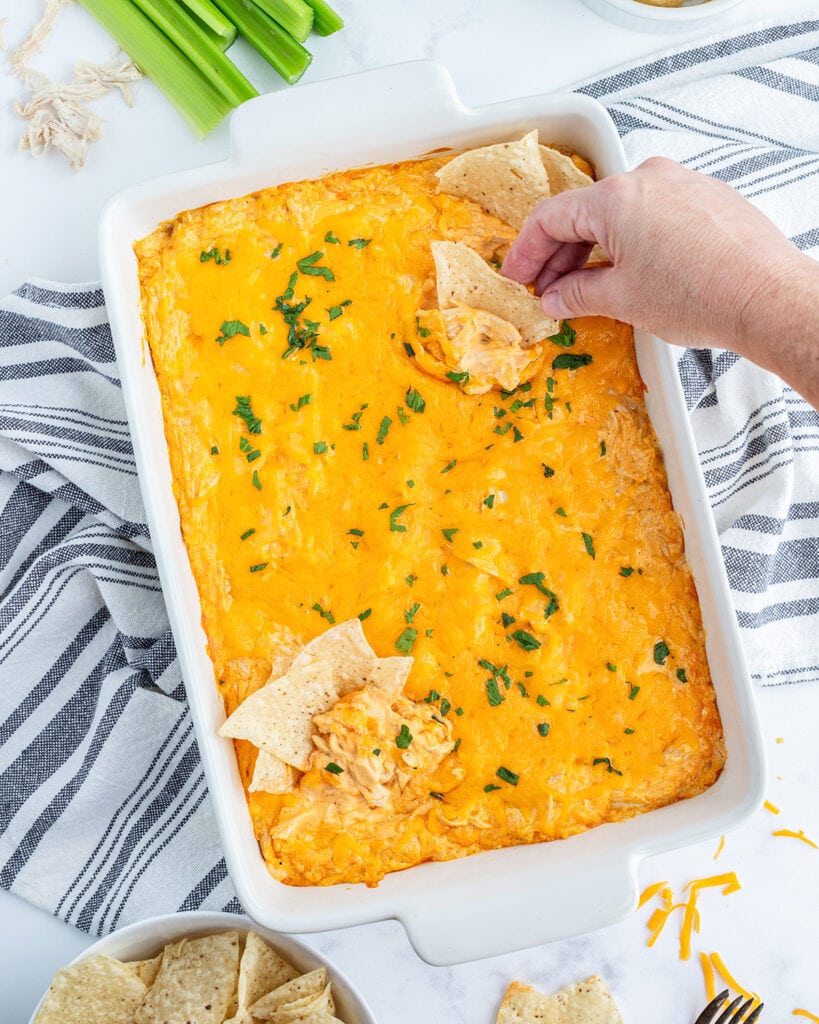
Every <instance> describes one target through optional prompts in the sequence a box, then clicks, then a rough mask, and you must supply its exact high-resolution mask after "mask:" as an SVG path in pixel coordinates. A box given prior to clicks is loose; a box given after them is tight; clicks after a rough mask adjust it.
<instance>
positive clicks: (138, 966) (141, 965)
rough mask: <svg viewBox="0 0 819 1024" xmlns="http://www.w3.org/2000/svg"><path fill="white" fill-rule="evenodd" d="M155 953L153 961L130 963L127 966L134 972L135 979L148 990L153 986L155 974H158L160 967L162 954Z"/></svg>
mask: <svg viewBox="0 0 819 1024" xmlns="http://www.w3.org/2000/svg"><path fill="white" fill-rule="evenodd" d="M164 952H165V951H164V950H163V951H162V953H157V955H156V956H155V957H154V958H153V960H137V961H136V962H135V963H131V964H129V965H128V966H129V967H131V968H132V969H133V970H135V971H136V973H137V977H138V978H139V980H140V981H141V982H142V983H143V984H144V985H147V986H148V988H150V987H151V985H153V983H154V981H155V980H156V976H157V974H159V968H160V967H161V966H162V956H163V954H164Z"/></svg>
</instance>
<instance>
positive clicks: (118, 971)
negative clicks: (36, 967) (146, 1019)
mask: <svg viewBox="0 0 819 1024" xmlns="http://www.w3.org/2000/svg"><path fill="white" fill-rule="evenodd" d="M146 992H147V988H146V986H145V983H144V982H143V981H141V980H140V978H139V976H138V974H137V972H136V971H135V970H134V969H133V967H132V966H131V965H130V964H123V963H120V962H119V960H114V959H112V958H111V957H108V956H90V957H87V958H86V959H85V960H81V961H80V962H79V963H76V964H72V965H71V966H70V967H64V968H63V969H62V970H60V971H58V972H57V974H56V975H55V976H54V980H53V981H52V982H51V986H50V988H49V990H48V992H47V993H46V996H45V999H44V1000H43V1004H42V1006H41V1007H40V1010H39V1012H38V1014H37V1017H36V1018H35V1024H132V1021H133V1020H134V1013H135V1011H136V1010H137V1008H138V1007H139V1005H140V1003H141V1002H142V1000H143V999H144V998H145V993H146Z"/></svg>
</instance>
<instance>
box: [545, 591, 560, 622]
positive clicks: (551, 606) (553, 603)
mask: <svg viewBox="0 0 819 1024" xmlns="http://www.w3.org/2000/svg"><path fill="white" fill-rule="evenodd" d="M559 610H560V605H559V604H558V601H557V594H551V596H550V598H549V603H548V604H547V605H546V607H545V608H544V609H543V618H544V619H550V618H551V617H552V616H553V615H554V613H555V612H556V611H559Z"/></svg>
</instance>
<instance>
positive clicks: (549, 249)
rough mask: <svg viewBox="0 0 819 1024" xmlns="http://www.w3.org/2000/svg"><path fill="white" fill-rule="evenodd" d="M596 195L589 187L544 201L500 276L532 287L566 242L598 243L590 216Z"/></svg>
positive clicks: (525, 227)
mask: <svg viewBox="0 0 819 1024" xmlns="http://www.w3.org/2000/svg"><path fill="white" fill-rule="evenodd" d="M594 192H595V187H594V185H590V186H589V187H588V188H578V189H573V190H572V191H570V192H561V193H560V195H557V196H550V197H549V198H548V199H543V200H541V202H539V203H538V204H537V206H535V208H534V209H533V210H532V212H531V213H530V214H529V216H528V217H527V218H526V221H525V223H524V225H523V227H522V228H521V229H520V232H519V233H518V237H517V238H516V239H515V241H514V242H513V243H512V247H511V248H510V250H509V252H508V253H507V255H506V259H505V260H504V261H503V266H502V267H501V273H502V274H505V275H506V277H511V278H512V279H513V280H515V281H520V282H521V283H522V284H529V283H530V282H532V281H534V280H535V278H536V277H537V276H538V274H539V273H540V271H541V270H542V269H543V267H544V265H545V264H546V263H548V261H549V260H550V259H551V258H552V256H554V254H555V253H556V252H557V251H558V249H559V248H560V247H561V246H562V245H563V244H564V243H566V242H570V243H580V244H589V245H594V244H595V243H596V242H599V241H600V239H599V238H597V237H596V232H595V231H594V230H593V229H592V227H591V217H590V216H589V214H590V212H591V210H592V208H593V206H594V204H595V200H596V195H593V193H594Z"/></svg>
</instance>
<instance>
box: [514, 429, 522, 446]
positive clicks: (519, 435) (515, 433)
mask: <svg viewBox="0 0 819 1024" xmlns="http://www.w3.org/2000/svg"><path fill="white" fill-rule="evenodd" d="M512 433H513V434H514V435H515V440H514V441H513V442H512V443H513V444H517V443H518V441H522V440H523V434H521V432H520V431H519V430H518V428H517V427H515V426H513V427H512Z"/></svg>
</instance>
